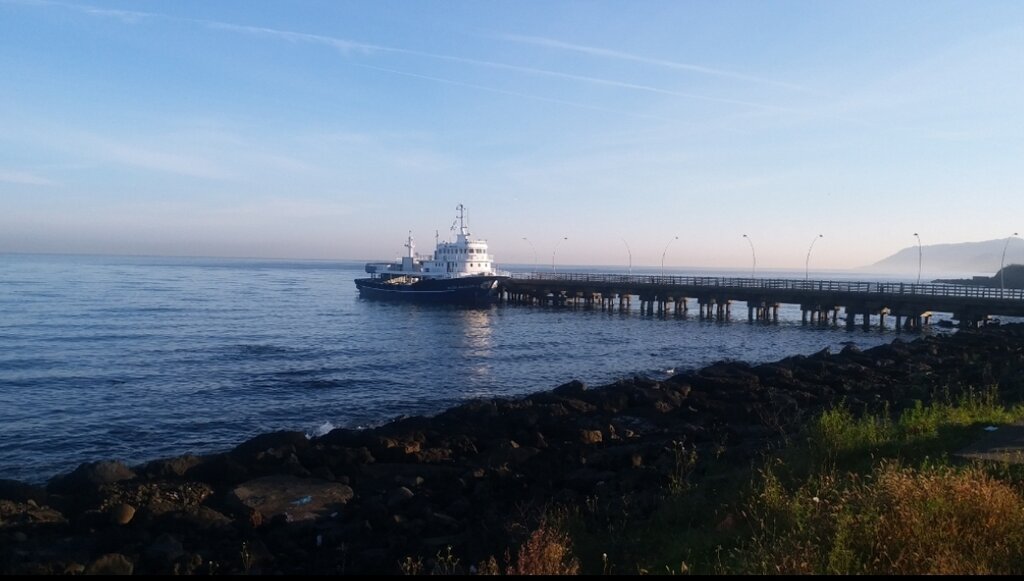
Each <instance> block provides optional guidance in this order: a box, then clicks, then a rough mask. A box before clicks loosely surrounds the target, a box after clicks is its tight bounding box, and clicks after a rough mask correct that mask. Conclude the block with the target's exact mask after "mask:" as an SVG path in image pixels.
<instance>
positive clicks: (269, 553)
mask: <svg viewBox="0 0 1024 581" xmlns="http://www.w3.org/2000/svg"><path fill="white" fill-rule="evenodd" d="M992 385H998V386H999V388H1000V393H1001V395H1002V396H1003V397H1004V398H1005V399H1007V400H1008V401H1019V400H1021V398H1022V395H1024V327H1022V326H1019V325H1008V326H1003V327H999V328H986V329H981V330H978V331H971V332H966V331H965V332H960V333H957V334H955V335H951V336H940V337H924V338H921V339H918V340H915V341H912V342H904V341H901V340H896V341H894V342H893V343H892V344H888V345H883V346H880V347H875V348H873V349H870V350H867V351H863V352H862V351H860V350H858V349H856V348H853V347H847V348H845V349H843V350H842V351H841V352H840V353H829V352H828V351H827V350H826V351H822V352H820V353H818V354H816V355H812V356H809V357H803V356H795V357H788V358H786V359H783V360H781V361H778V362H775V363H769V364H764V365H758V366H751V365H747V364H745V363H737V362H722V363H717V364H714V365H711V366H709V367H706V368H704V369H701V370H698V371H694V372H687V373H682V374H679V375H676V376H674V377H672V378H670V379H668V380H666V381H660V382H659V381H653V380H650V379H644V378H634V379H630V380H623V381H619V382H616V383H613V384H610V385H606V386H602V387H600V388H595V389H588V388H587V387H586V386H584V385H583V384H582V383H580V382H571V383H567V384H565V385H562V386H560V387H558V388H555V389H553V390H551V391H548V392H543V393H537V394H534V395H530V396H527V397H522V398H518V399H501V400H479V401H472V402H469V403H466V404H464V405H461V406H458V407H456V408H453V409H450V410H448V411H446V412H444V413H442V414H440V415H438V416H435V417H431V418H423V417H414V418H409V419H404V420H400V421H396V422H392V423H390V424H387V425H384V426H381V427H379V428H376V429H372V430H362V431H355V430H345V429H339V430H334V431H332V432H331V433H329V434H327V435H325V436H323V437H320V438H314V439H307V438H306V437H305V436H304V435H303V434H301V433H297V432H276V433H271V434H264V435H261V436H258V437H256V438H253V439H252V440H249V441H248V442H245V443H244V444H242V445H240V446H238V447H237V448H235V449H234V450H232V451H230V452H227V453H223V454H215V455H209V456H190V455H189V456H181V457H178V458H171V459H165V460H157V461H154V462H150V463H148V464H144V465H141V466H134V467H128V466H125V465H124V464H121V463H119V462H112V461H101V462H95V463H89V464H83V465H82V466H80V467H78V468H77V469H76V470H74V471H73V472H71V473H69V474H66V475H62V476H58V477H55V478H53V479H52V480H51V481H50V482H49V483H48V485H47V486H46V487H45V489H44V488H41V487H35V486H30V485H27V484H24V483H20V482H14V481H9V480H0V573H3V574H18V573H29V574H32V573H111V574H132V573H143V574H146V573H178V574H195V573H246V572H250V573H277V574H280V573H395V572H398V569H399V563H400V562H401V561H402V560H403V559H404V558H405V557H409V556H412V557H423V558H424V560H425V562H426V563H427V566H428V567H429V564H430V559H431V558H432V557H433V556H435V555H437V554H438V553H439V552H441V551H443V550H446V548H447V547H452V552H453V553H454V554H455V555H458V556H459V558H460V559H461V561H462V562H463V563H465V564H468V563H476V562H480V561H482V560H484V559H486V558H487V557H488V556H491V555H496V556H498V557H499V558H500V557H501V556H502V555H504V554H505V551H506V549H508V548H514V547H515V546H516V545H517V544H518V543H520V542H522V540H523V538H524V534H525V533H527V532H528V531H529V528H530V527H531V526H533V525H534V524H535V522H536V519H537V518H538V517H539V516H540V515H541V513H542V512H543V511H544V510H545V509H546V508H549V507H551V506H553V505H563V506H571V505H574V504H582V503H584V502H595V501H600V502H609V503H614V502H624V503H628V505H629V507H630V511H632V513H633V514H639V515H642V514H643V513H644V512H645V511H650V510H652V509H653V508H654V507H655V506H657V503H658V500H659V498H660V495H661V494H663V491H664V490H665V488H666V487H667V486H668V485H670V484H672V483H673V481H674V479H678V478H679V477H680V474H681V473H680V470H681V466H680V457H681V452H682V453H684V454H685V455H687V456H688V457H689V456H691V455H692V454H693V453H696V457H697V458H698V462H697V465H696V467H688V468H687V470H688V471H689V470H692V472H688V474H687V477H689V478H700V474H701V466H702V462H705V461H708V460H709V459H713V458H714V459H716V460H715V461H727V462H749V461H750V459H752V458H754V457H755V456H756V455H758V454H759V453H760V452H761V451H763V450H764V449H765V448H766V447H767V446H768V445H770V444H771V443H772V442H773V441H775V440H776V439H777V438H779V437H781V436H782V435H784V434H787V433H792V432H793V431H795V430H796V429H798V428H799V426H800V424H801V423H802V422H803V421H804V420H805V419H806V418H808V417H809V416H810V415H812V414H813V413H816V412H817V411H818V410H820V409H821V408H822V407H824V406H829V405H831V404H834V403H835V402H837V401H839V400H843V401H845V402H846V404H847V405H848V406H850V407H851V408H853V409H854V410H862V409H876V408H878V407H880V406H882V405H884V404H886V403H888V405H890V407H893V408H896V409H899V408H900V407H903V406H907V405H912V404H913V402H914V400H925V401H928V400H930V399H932V398H933V397H936V396H941V397H947V396H953V397H955V396H956V394H957V393H958V392H960V391H961V390H963V389H966V388H985V387H988V386H992ZM428 570H429V569H428Z"/></svg>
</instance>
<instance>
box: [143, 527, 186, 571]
mask: <svg viewBox="0 0 1024 581" xmlns="http://www.w3.org/2000/svg"><path fill="white" fill-rule="evenodd" d="M184 554H185V547H184V546H183V545H182V544H181V541H179V540H178V538H177V537H175V536H174V535H170V534H167V533H163V534H162V535H160V536H159V537H157V538H156V540H155V541H153V542H152V543H151V544H150V545H149V547H147V548H146V552H145V556H146V558H147V559H150V560H153V561H157V562H158V563H161V564H167V565H170V564H172V563H173V562H174V560H175V559H177V558H178V557H181V556H182V555H184Z"/></svg>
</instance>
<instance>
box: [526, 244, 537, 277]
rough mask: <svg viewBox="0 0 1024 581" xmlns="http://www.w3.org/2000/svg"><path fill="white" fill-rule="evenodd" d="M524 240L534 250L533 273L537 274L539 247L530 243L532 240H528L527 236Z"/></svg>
mask: <svg viewBox="0 0 1024 581" xmlns="http://www.w3.org/2000/svg"><path fill="white" fill-rule="evenodd" d="M523 240H526V243H527V244H529V245H530V248H532V249H533V271H534V272H536V271H537V247H536V246H534V245H533V242H530V239H529V238H527V237H526V236H523Z"/></svg>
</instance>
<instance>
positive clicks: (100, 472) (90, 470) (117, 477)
mask: <svg viewBox="0 0 1024 581" xmlns="http://www.w3.org/2000/svg"><path fill="white" fill-rule="evenodd" d="M133 478H135V472H133V471H132V470H131V469H130V468H128V467H127V466H125V465H124V463H123V462H117V461H114V460H103V461H100V462H88V463H85V464H82V465H80V466H79V467H78V468H75V470H74V471H72V472H71V473H70V474H64V475H61V476H56V477H54V478H53V479H51V480H50V482H49V484H47V485H46V490H47V492H50V493H57V494H81V493H82V492H83V491H85V490H93V491H94V490H97V489H98V488H99V487H100V486H103V485H104V484H113V483H114V482H122V481H124V480H131V479H133Z"/></svg>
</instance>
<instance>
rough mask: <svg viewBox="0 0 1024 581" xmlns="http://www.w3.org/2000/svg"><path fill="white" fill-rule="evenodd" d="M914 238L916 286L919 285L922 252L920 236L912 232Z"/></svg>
mask: <svg viewBox="0 0 1024 581" xmlns="http://www.w3.org/2000/svg"><path fill="white" fill-rule="evenodd" d="M914 237H915V238H917V284H921V262H922V259H923V256H924V252H923V251H922V250H921V236H919V235H918V233H917V232H914Z"/></svg>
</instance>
